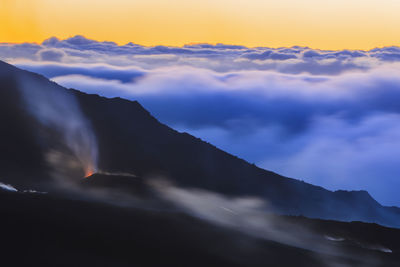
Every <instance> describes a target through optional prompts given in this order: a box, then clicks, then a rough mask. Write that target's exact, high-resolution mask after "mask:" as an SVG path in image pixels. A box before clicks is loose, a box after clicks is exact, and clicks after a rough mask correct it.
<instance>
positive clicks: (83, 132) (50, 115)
mask: <svg viewBox="0 0 400 267" xmlns="http://www.w3.org/2000/svg"><path fill="white" fill-rule="evenodd" d="M19 83H20V84H19V88H20V89H21V93H22V96H23V99H24V101H25V104H26V106H27V109H28V111H29V113H30V114H31V115H33V117H34V118H35V119H36V120H37V121H38V122H39V123H40V124H41V125H42V126H43V127H44V129H46V130H47V132H50V133H51V134H50V135H46V137H45V138H47V140H45V142H44V143H45V145H44V146H45V147H46V150H47V152H46V153H47V154H46V160H47V162H48V163H49V164H50V166H51V167H52V170H53V173H52V175H53V177H55V178H60V177H62V178H65V176H66V175H71V174H75V175H83V174H84V175H86V176H87V175H90V174H92V173H93V172H95V171H96V170H97V158H98V149H97V141H96V137H95V134H94V133H93V130H92V128H91V125H90V123H89V121H88V120H87V119H86V118H85V116H84V114H83V113H82V111H81V109H80V107H79V104H78V102H77V100H76V99H75V97H74V95H73V94H70V93H68V92H66V91H65V89H63V88H61V87H59V86H58V85H56V84H55V83H42V82H40V83H39V81H38V80H36V79H35V78H34V77H31V76H30V75H26V76H25V77H23V78H22V79H20V80H19ZM38 135H41V136H39V137H40V138H43V133H39V134H38ZM50 139H53V140H50ZM46 141H47V142H46Z"/></svg>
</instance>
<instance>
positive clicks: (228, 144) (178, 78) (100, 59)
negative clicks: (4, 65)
mask: <svg viewBox="0 0 400 267" xmlns="http://www.w3.org/2000/svg"><path fill="white" fill-rule="evenodd" d="M0 58H2V59H5V60H7V61H8V62H11V63H14V64H17V65H18V66H19V67H21V68H24V69H28V70H31V71H34V72H38V73H41V74H43V75H45V76H47V77H49V78H52V79H53V80H55V81H56V82H58V83H60V84H62V85H65V86H67V87H73V88H76V89H79V90H82V91H86V92H91V93H99V94H101V95H104V96H107V97H114V96H120V97H124V98H127V99H135V100H139V101H140V102H141V103H142V104H143V105H144V106H145V107H146V108H147V109H149V110H150V112H151V113H152V114H154V115H155V116H156V117H157V118H158V119H160V120H161V121H162V122H165V123H167V124H168V125H170V126H172V127H175V128H178V129H179V130H181V131H188V132H190V133H192V134H194V135H197V136H199V137H201V138H202V139H204V140H206V141H209V142H211V143H213V144H215V145H217V146H218V147H220V148H222V149H224V150H227V151H228V152H231V153H233V154H235V155H238V156H240V157H242V158H244V159H246V160H248V161H250V162H254V163H256V164H258V165H259V166H261V167H264V168H267V169H270V170H273V171H277V172H279V173H281V174H284V175H287V176H291V177H295V178H299V179H303V180H305V181H307V182H311V183H314V184H318V185H322V186H325V187H327V188H329V189H339V188H342V189H366V190H368V191H370V192H371V194H372V195H373V196H374V197H376V198H377V199H378V200H379V201H381V202H382V203H384V204H389V205H392V204H396V205H400V197H398V196H397V195H398V194H397V193H396V188H399V186H400V179H398V178H397V176H398V174H399V173H400V164H399V158H400V105H398V103H397V102H398V100H399V99H400V62H399V61H400V48H398V47H386V48H379V49H373V50H370V51H353V50H352V51H350V50H344V51H322V50H315V49H309V48H305V47H291V48H275V49H272V48H263V47H260V48H246V47H242V46H232V45H222V44H218V45H209V44H196V45H187V46H184V47H164V46H157V47H144V46H140V45H136V44H132V43H129V44H126V45H124V46H118V45H116V44H115V43H112V42H97V41H93V40H87V39H85V38H84V37H81V36H76V37H73V38H70V39H67V40H58V39H56V38H51V39H49V40H46V41H45V42H44V43H42V44H40V45H39V44H2V45H0Z"/></svg>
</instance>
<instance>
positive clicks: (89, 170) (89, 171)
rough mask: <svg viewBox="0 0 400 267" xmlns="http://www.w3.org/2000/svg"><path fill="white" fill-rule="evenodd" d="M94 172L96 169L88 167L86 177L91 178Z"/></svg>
mask: <svg viewBox="0 0 400 267" xmlns="http://www.w3.org/2000/svg"><path fill="white" fill-rule="evenodd" d="M93 174H94V170H93V169H92V168H88V169H87V170H86V171H85V178H89V177H90V176H92V175H93Z"/></svg>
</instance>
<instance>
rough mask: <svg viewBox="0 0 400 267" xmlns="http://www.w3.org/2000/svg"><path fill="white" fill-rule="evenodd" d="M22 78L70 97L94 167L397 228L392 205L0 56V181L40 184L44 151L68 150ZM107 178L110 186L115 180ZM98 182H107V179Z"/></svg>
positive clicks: (46, 173)
mask: <svg viewBox="0 0 400 267" xmlns="http://www.w3.org/2000/svg"><path fill="white" fill-rule="evenodd" d="M27 79H28V80H30V81H34V85H33V84H32V85H30V88H29V90H45V93H46V94H51V93H52V92H53V91H57V92H63V93H64V94H65V95H68V96H69V97H71V96H73V97H74V98H75V99H76V101H77V102H78V103H79V107H80V109H81V110H82V113H83V114H84V115H85V117H86V119H87V120H88V121H89V123H90V125H91V127H92V128H93V131H94V133H95V135H96V139H97V144H98V152H99V154H98V168H99V169H100V170H102V171H105V172H126V173H131V174H135V175H137V176H138V177H142V179H144V180H146V179H149V178H152V177H159V176H162V177H165V178H168V179H169V180H172V181H174V182H175V183H176V184H177V185H178V186H181V187H196V188H201V189H206V190H210V191H215V192H218V193H221V194H224V195H228V196H256V197H260V198H262V199H264V200H266V201H268V202H269V203H270V204H271V207H272V209H273V211H275V212H277V213H281V214H288V215H304V216H307V217H314V218H322V219H334V220H345V221H353V220H359V221H365V222H376V223H379V224H383V225H388V226H395V227H399V226H400V211H399V209H398V208H394V207H384V206H382V205H380V204H379V203H378V202H377V201H375V200H374V199H373V198H372V197H371V196H370V195H369V194H368V193H367V192H365V191H350V192H348V191H336V192H332V191H329V190H326V189H324V188H322V187H319V186H314V185H311V184H308V183H305V182H302V181H299V180H295V179H291V178H287V177H283V176H280V175H278V174H276V173H273V172H270V171H266V170H264V169H261V168H258V167H257V166H255V165H253V164H249V163H248V162H246V161H244V160H242V159H240V158H237V157H235V156H233V155H230V154H228V153H226V152H224V151H222V150H220V149H218V148H216V147H215V146H213V145H211V144H209V143H207V142H204V141H202V140H200V139H199V138H195V137H193V136H191V135H189V134H187V133H179V132H177V131H175V130H173V129H171V128H169V127H168V126H166V125H164V124H162V123H160V122H159V121H157V119H155V118H154V117H153V116H152V115H151V114H150V113H149V112H148V111H147V110H145V109H144V108H143V107H142V106H141V105H140V104H139V103H138V102H136V101H128V100H124V99H120V98H113V99H107V98H104V97H100V96H98V95H89V94H85V93H82V92H79V91H76V90H72V89H70V90H68V89H65V88H63V87H61V86H59V85H57V84H55V83H53V82H51V81H49V80H48V79H46V78H45V77H43V76H40V75H38V74H34V73H30V72H27V71H22V70H20V69H18V68H15V67H13V66H11V65H9V64H7V63H4V62H0V122H1V125H2V135H1V139H0V179H1V181H2V182H6V183H10V184H13V185H17V186H21V187H25V188H29V187H30V186H31V185H35V186H36V187H37V188H39V189H42V188H43V189H45V188H48V187H50V186H51V185H52V184H53V180H52V178H51V173H52V170H51V169H49V164H48V162H47V161H46V156H45V155H46V152H48V151H49V150H51V149H53V147H57V148H60V147H62V149H65V150H68V149H69V148H68V147H65V145H64V144H62V142H60V133H59V132H57V131H54V129H52V128H51V127H48V126H46V125H43V124H41V123H39V122H38V120H37V119H35V118H34V117H33V116H32V114H30V112H29V110H28V109H27V108H26V104H25V103H24V101H23V97H22V95H21V90H20V86H21V81H26V80H27ZM61 101H62V100H61V99H60V102H61ZM60 120H61V121H62V120H63V118H60ZM74 175H76V177H77V178H76V179H77V180H79V179H80V177H83V175H84V173H83V171H82V172H81V173H80V175H79V174H77V173H74ZM110 179H111V178H110ZM115 181H116V182H115V183H116V184H117V185H116V187H118V186H119V184H120V183H121V181H117V180H115ZM110 183H111V184H110ZM100 184H103V185H107V186H112V184H113V182H110V181H107V182H104V181H103V182H100ZM122 184H123V183H122ZM125 187H126V186H125Z"/></svg>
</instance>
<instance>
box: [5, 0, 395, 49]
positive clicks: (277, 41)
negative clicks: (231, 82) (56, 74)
mask: <svg viewBox="0 0 400 267" xmlns="http://www.w3.org/2000/svg"><path fill="white" fill-rule="evenodd" d="M399 11H400V1H398V0H363V1H362V0H336V1H333V0H324V1H322V0H302V1H300V0H280V1H268V0H198V1H195V0H113V1H108V0H107V1H105V0H86V1H83V0H0V42H25V41H26V42H42V41H43V40H44V39H46V38H48V37H50V36H57V37H59V38H67V37H71V36H74V35H77V34H81V35H84V36H86V37H88V38H92V39H96V40H108V41H114V42H117V43H119V44H125V43H128V42H134V43H137V44H142V45H159V44H163V45H175V46H181V45H183V44H187V43H227V44H241V45H246V46H250V47H254V46H270V47H280V46H293V45H300V46H309V47H313V48H320V49H371V48H374V47H382V46H390V45H400V16H399V15H398V13H399Z"/></svg>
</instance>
